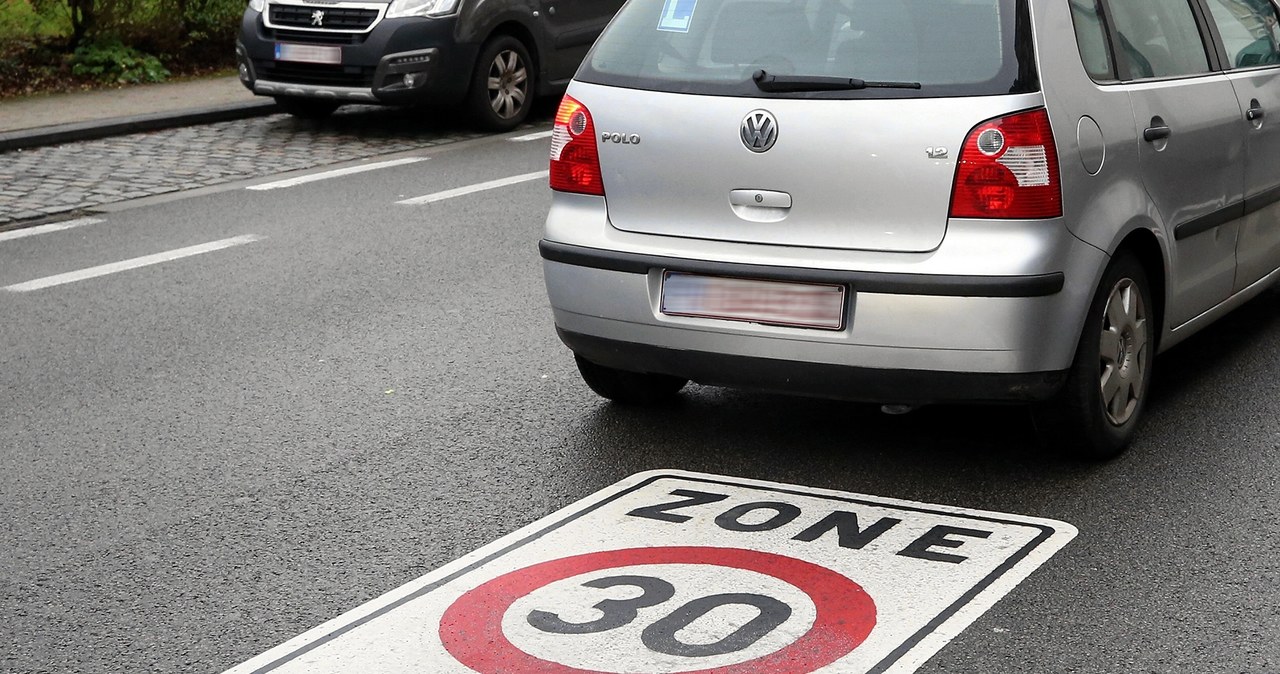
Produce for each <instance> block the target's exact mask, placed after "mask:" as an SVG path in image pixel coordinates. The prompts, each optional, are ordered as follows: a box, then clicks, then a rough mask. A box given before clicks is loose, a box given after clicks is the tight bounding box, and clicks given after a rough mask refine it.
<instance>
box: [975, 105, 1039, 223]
mask: <svg viewBox="0 0 1280 674" xmlns="http://www.w3.org/2000/svg"><path fill="white" fill-rule="evenodd" d="M1061 215H1062V183H1061V181H1060V180H1059V178H1058V150H1057V148H1055V147H1054V144H1053V131H1052V130H1051V129H1050V128H1049V115H1048V113H1046V112H1045V111H1044V109H1039V110H1031V111H1029V112H1023V113H1019V114H1016V115H1010V116H1008V117H1001V118H998V119H993V120H990V121H986V122H983V123H981V124H979V125H978V126H977V127H975V128H974V129H973V131H970V132H969V137H968V138H966V139H965V141H964V150H962V151H961V152H960V161H958V162H957V163H956V180H955V184H954V186H953V187H952V189H951V217H953V218H997V219H1004V218H1009V219H1019V220H1022V219H1035V218H1056V217H1060V216H1061Z"/></svg>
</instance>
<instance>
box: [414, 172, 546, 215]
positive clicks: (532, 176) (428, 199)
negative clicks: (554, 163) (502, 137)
mask: <svg viewBox="0 0 1280 674" xmlns="http://www.w3.org/2000/svg"><path fill="white" fill-rule="evenodd" d="M548 175H550V172H549V171H538V172H537V173H524V174H521V175H518V176H511V177H510V178H499V179H498V180H490V181H489V182H485V183H477V184H475V185H467V186H466V187H459V188H456V189H452V190H445V191H443V192H436V193H435V194H428V195H426V196H422V197H414V198H412V199H405V200H403V201H397V202H396V203H397V204H404V205H406V206H417V205H421V204H430V203H434V202H437V201H444V200H445V199H452V198H454V197H461V196H465V195H468V194H475V193H476V192H484V191H485V190H492V189H497V188H499V187H506V186H507V185H515V184H518V183H525V182H529V181H530V180H538V179H539V178H546V177H547V176H548Z"/></svg>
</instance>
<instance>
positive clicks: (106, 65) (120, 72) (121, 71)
mask: <svg viewBox="0 0 1280 674" xmlns="http://www.w3.org/2000/svg"><path fill="white" fill-rule="evenodd" d="M71 73H72V74H73V75H76V76H78V77H89V78H92V79H94V80H96V81H98V82H101V83H103V84H115V83H119V84H139V83H142V82H163V81H164V80H165V78H167V77H169V71H168V70H167V69H165V67H164V66H163V65H162V64H161V63H160V59H158V58H156V57H154V56H152V55H150V54H144V53H142V52H140V51H138V50H137V49H134V48H133V47H127V46H125V45H124V44H123V43H121V42H119V41H117V40H112V41H109V42H103V43H97V42H91V43H88V44H84V45H81V46H79V47H77V48H76V50H75V52H74V53H72V55H71Z"/></svg>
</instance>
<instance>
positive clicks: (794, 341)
mask: <svg viewBox="0 0 1280 674" xmlns="http://www.w3.org/2000/svg"><path fill="white" fill-rule="evenodd" d="M540 250H541V252H542V256H543V273H544V279H545V281H546V286H547V294H548V297H549V299H550V302H551V308H552V312H553V315H554V318H555V323H556V327H557V329H558V330H559V332H560V335H561V339H562V340H563V341H564V342H565V344H566V345H567V346H569V348H570V349H572V350H574V351H575V352H577V353H580V354H581V355H583V356H584V357H586V358H587V359H588V360H592V361H595V362H599V363H600V364H603V365H608V366H610V367H615V368H618V369H624V370H632V371H642V372H658V373H663V374H671V375H676V376H682V377H686V378H689V379H692V380H695V381H699V382H702V383H709V384H722V385H730V386H744V387H752V388H762V389H770V390H776V391H786V392H794V393H809V394H816V395H824V396H830V397H838V398H844V399H855V400H869V401H880V402H895V403H926V402H954V401H984V402H991V401H1028V400H1037V399H1043V398H1045V397H1048V396H1050V395H1052V394H1053V392H1054V391H1056V390H1057V388H1058V387H1059V386H1060V384H1061V382H1062V380H1063V373H1064V372H1065V371H1066V370H1067V369H1068V368H1069V367H1070V365H1071V362H1072V360H1073V358H1074V354H1075V349H1076V344H1077V342H1078V340H1079V336H1080V331H1081V327H1082V325H1083V322H1084V317H1085V312H1086V309H1087V307H1088V304H1089V301H1090V300H1091V299H1092V296H1093V292H1094V288H1095V287H1096V285H1097V282H1098V279H1099V278H1100V276H1101V274H1102V270H1103V269H1104V268H1105V266H1106V263H1107V257H1106V255H1105V254H1104V253H1103V252H1102V251H1100V250H1098V249H1096V248H1094V247H1092V246H1089V245H1088V244H1085V243H1083V242H1081V241H1080V240H1079V239H1077V238H1075V237H1074V236H1072V235H1071V234H1070V233H1069V232H1068V231H1067V230H1066V227H1065V226H1064V225H1063V224H1062V223H1061V222H1055V221H1046V222H1034V223H1018V222H1000V223H994V222H983V221H955V222H953V223H952V224H951V226H950V227H949V228H948V232H947V236H946V239H945V241H944V242H943V244H942V246H940V247H939V248H938V249H937V250H934V251H930V252H927V253H883V252H874V251H849V250H823V249H805V248H799V247H794V246H789V247H788V246H764V245H758V244H739V243H726V242H718V241H706V240H695V239H685V238H678V237H669V236H654V235H645V234H636V233H631V232H622V231H620V230H617V229H614V228H613V227H611V226H610V225H609V223H608V216H607V207H606V205H605V200H604V199H601V198H599V197H583V196H580V195H566V194H562V193H555V194H554V196H553V204H552V208H551V210H550V213H549V215H548V219H547V226H546V234H545V238H544V241H543V242H542V243H541V244H540ZM668 270H670V271H682V272H691V273H701V274H712V275H722V276H736V277H744V278H756V279H777V280H787V281H801V282H804V281H808V282H815V283H838V284H842V285H844V286H845V287H846V288H847V293H846V294H847V297H848V302H847V306H846V320H845V323H844V327H843V328H842V329H840V330H812V329H803V328H789V327H778V326H768V325H760V324H755V323H745V322H735V321H726V320H716V319H707V318H690V317H684V316H671V315H666V314H663V313H662V312H661V310H660V307H661V295H662V283H663V274H664V272H665V271H668Z"/></svg>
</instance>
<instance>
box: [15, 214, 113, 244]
mask: <svg viewBox="0 0 1280 674" xmlns="http://www.w3.org/2000/svg"><path fill="white" fill-rule="evenodd" d="M100 222H102V219H101V218H76V219H75V220H67V221H65V222H51V223H49V224H47V225H37V226H35V227H26V228H24V229H15V230H11V231H8V232H0V241H12V240H14V239H23V238H26V237H28V236H36V235H37V234H48V233H49V232H61V231H62V230H64V229H71V228H73V227H84V226H85V225H96V224H98V223H100Z"/></svg>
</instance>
